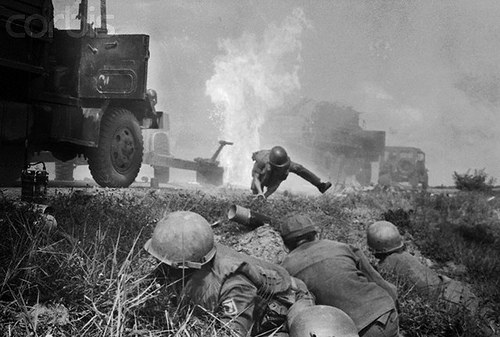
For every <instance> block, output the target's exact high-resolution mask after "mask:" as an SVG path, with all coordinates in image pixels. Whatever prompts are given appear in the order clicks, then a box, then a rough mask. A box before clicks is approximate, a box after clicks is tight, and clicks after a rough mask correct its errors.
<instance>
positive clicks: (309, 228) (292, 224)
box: [280, 215, 317, 243]
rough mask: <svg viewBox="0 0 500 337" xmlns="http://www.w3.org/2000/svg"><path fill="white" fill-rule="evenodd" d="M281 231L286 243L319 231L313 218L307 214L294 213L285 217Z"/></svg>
mask: <svg viewBox="0 0 500 337" xmlns="http://www.w3.org/2000/svg"><path fill="white" fill-rule="evenodd" d="M280 232H281V237H282V238H283V241H284V242H285V243H287V242H293V241H294V240H295V239H296V238H298V237H299V236H302V235H305V234H309V233H314V234H316V233H317V232H316V229H315V228H314V224H313V222H312V220H311V218H309V217H308V216H305V215H292V216H291V217H289V218H287V219H285V221H283V224H282V226H281V231H280Z"/></svg>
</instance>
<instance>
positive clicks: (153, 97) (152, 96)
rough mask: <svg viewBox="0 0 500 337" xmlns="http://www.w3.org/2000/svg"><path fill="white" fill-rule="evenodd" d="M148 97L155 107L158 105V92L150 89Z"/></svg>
mask: <svg viewBox="0 0 500 337" xmlns="http://www.w3.org/2000/svg"><path fill="white" fill-rule="evenodd" d="M146 95H147V96H148V97H149V99H150V100H151V103H152V104H153V106H155V105H156V103H158V95H157V94H156V90H153V89H148V90H147V91H146Z"/></svg>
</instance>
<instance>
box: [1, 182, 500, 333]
mask: <svg viewBox="0 0 500 337" xmlns="http://www.w3.org/2000/svg"><path fill="white" fill-rule="evenodd" d="M487 200H488V196H486V195H480V194H466V193H463V194H459V195H456V196H446V195H443V196H432V195H430V194H427V193H423V194H412V193H405V192H402V193H393V192H365V193H359V194H353V195H349V196H344V197H334V196H331V195H324V196H319V197H308V196H296V195H291V194H287V193H284V194H276V195H275V196H273V197H272V198H271V199H270V200H269V201H268V202H266V203H254V202H253V199H252V198H251V196H250V195H248V194H244V193H234V192H231V193H229V192H225V191H221V192H220V193H212V194H205V193H203V192H199V191H168V190H159V191H158V190H148V189H135V190H130V189H124V190H100V189H96V190H93V192H92V193H71V194H63V193H58V194H56V195H55V196H54V197H53V198H52V200H50V202H51V204H52V205H53V206H54V208H55V210H56V213H55V217H56V219H57V221H58V225H59V226H58V230H56V231H54V230H53V231H47V230H46V229H44V228H43V226H41V225H40V223H39V224H38V225H37V224H36V223H37V215H36V214H35V213H34V212H33V211H32V210H30V209H29V208H28V207H26V206H23V205H20V204H16V203H15V202H13V201H11V200H7V199H3V200H2V202H1V204H0V226H1V229H2V234H3V235H2V236H0V253H1V254H0V256H1V257H0V282H1V283H0V331H1V334H2V336H28V335H29V336H68V335H75V336H76V335H78V336H229V335H230V332H228V331H224V330H223V329H222V328H221V326H220V324H218V322H217V319H216V318H215V317H213V316H212V315H211V314H210V313H206V312H203V311H202V310H201V309H200V308H189V307H188V308H185V307H180V306H179V304H178V303H177V302H178V301H177V300H176V299H177V298H178V296H180V293H179V289H178V287H177V286H176V285H173V284H167V285H165V286H159V285H158V284H157V283H156V281H155V280H154V279H153V278H151V277H150V276H151V272H152V271H153V270H154V269H155V267H156V262H155V261H154V260H152V259H151V258H149V256H148V255H147V254H146V253H145V252H144V251H143V249H142V246H143V244H144V242H145V241H146V240H147V239H148V238H149V237H150V235H151V233H152V230H153V228H154V226H155V224H156V222H157V221H158V219H159V218H161V217H162V216H163V214H165V213H168V212H171V211H177V210H191V211H195V212H198V213H200V214H201V215H203V216H205V217H206V218H207V219H208V220H209V222H215V221H219V220H221V225H219V226H218V227H216V229H215V231H216V234H217V235H218V237H219V238H220V240H221V241H222V242H223V243H225V244H227V245H234V244H235V243H236V242H237V238H238V236H239V235H241V234H243V233H245V232H246V231H247V229H246V228H244V227H243V226H241V225H238V224H236V223H233V222H228V221H227V220H226V214H227V210H228V208H229V206H230V205H232V204H239V205H241V206H244V207H251V208H252V209H253V210H255V211H258V212H261V213H264V214H267V215H269V216H271V217H273V218H276V219H280V218H282V217H284V216H286V215H288V214H290V213H293V212H297V211H300V212H305V213H307V214H309V215H310V216H311V217H312V218H313V219H314V221H315V222H316V224H317V225H318V227H319V229H320V231H321V236H322V237H324V238H330V239H335V240H339V241H344V242H348V243H352V244H355V245H359V246H361V247H362V249H363V250H364V251H365V252H367V253H368V251H367V249H366V243H365V236H364V235H365V230H366V226H367V225H368V224H369V223H371V222H372V221H375V220H379V219H382V217H383V213H384V212H386V211H387V210H389V209H391V210H398V209H401V210H404V211H405V212H406V211H409V210H410V209H411V210H413V212H412V213H411V216H410V217H409V218H408V219H407V221H406V222H404V223H403V222H401V223H400V224H398V225H399V226H400V229H401V230H402V231H403V232H405V234H406V236H407V237H412V238H413V239H414V241H415V243H416V245H417V247H418V248H419V249H420V250H421V252H422V254H424V255H426V256H427V257H428V258H432V259H433V260H434V261H436V262H437V264H436V267H437V268H440V267H441V266H444V265H445V264H446V263H448V262H450V261H451V262H453V263H455V264H457V265H463V266H465V269H466V272H465V273H462V274H460V275H449V276H452V277H455V278H459V279H460V280H462V281H467V282H468V283H469V284H471V286H472V287H473V289H474V291H475V292H476V294H477V295H478V296H479V297H480V298H481V310H480V314H478V315H477V316H470V315H469V314H468V313H467V312H465V311H460V312H458V313H457V312H453V313H452V312H451V311H447V310H445V308H444V307H443V303H442V302H439V301H436V300H435V299H430V298H421V297H418V296H417V295H415V294H414V292H412V291H411V289H410V287H409V286H408V285H405V284H404V283H403V281H402V280H394V279H391V281H393V282H396V283H398V285H399V289H400V298H401V303H400V305H401V327H402V329H403V331H404V332H405V333H406V336H483V335H484V331H483V330H481V329H482V328H481V329H479V328H478V327H484V326H486V325H491V326H492V327H493V328H496V327H497V326H498V324H499V321H498V317H494V313H495V312H500V291H499V290H498V289H499V288H500V287H499V284H498V282H499V281H498V280H499V279H500V254H499V250H500V239H499V233H500V232H499V220H498V216H496V213H495V212H494V211H495V207H497V205H496V204H494V203H491V202H488V201H487ZM272 225H273V226H278V225H279V224H278V223H276V224H272ZM443 233H446V235H443ZM72 238H74V239H72ZM387 277H388V278H390V276H387ZM195 312H196V315H195V314H194V313H195ZM200 312H201V313H202V315H199V313H200ZM198 317H201V318H198Z"/></svg>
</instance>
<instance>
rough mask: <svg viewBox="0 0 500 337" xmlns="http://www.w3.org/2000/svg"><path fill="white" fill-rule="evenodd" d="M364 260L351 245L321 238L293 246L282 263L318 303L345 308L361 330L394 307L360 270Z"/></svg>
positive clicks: (377, 286)
mask: <svg viewBox="0 0 500 337" xmlns="http://www.w3.org/2000/svg"><path fill="white" fill-rule="evenodd" d="M361 263H362V261H361V260H360V259H359V257H358V256H356V255H355V254H354V253H353V251H352V249H351V247H350V246H349V245H347V244H344V243H341V242H336V241H330V240H319V241H313V242H307V243H304V244H302V245H300V246H299V247H297V248H296V249H294V250H293V251H292V252H290V254H288V256H287V257H286V258H285V259H284V261H283V263H282V265H283V267H285V269H286V270H288V272H289V273H290V275H292V276H295V277H297V278H299V279H301V280H302V281H304V283H305V284H306V286H307V288H308V289H309V291H310V292H311V293H312V294H313V295H314V296H315V298H316V304H325V305H331V306H334V307H337V308H339V309H341V310H343V311H344V312H345V313H347V314H348V315H349V316H350V317H351V319H352V320H353V321H354V323H355V324H356V327H357V328H358V330H359V331H360V330H362V329H363V328H365V327H366V326H368V325H369V324H370V323H372V322H374V321H375V320H377V319H378V318H380V317H381V316H382V315H384V314H386V313H388V312H389V311H391V310H393V309H395V303H394V300H393V299H392V297H391V296H390V295H389V293H388V292H387V291H386V290H384V289H383V288H382V287H380V286H379V285H377V284H376V283H375V282H370V281H369V280H368V278H367V277H366V276H365V275H364V274H363V273H362V272H361V271H360V268H361V266H360V264H361Z"/></svg>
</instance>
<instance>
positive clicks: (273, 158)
mask: <svg viewBox="0 0 500 337" xmlns="http://www.w3.org/2000/svg"><path fill="white" fill-rule="evenodd" d="M269 162H270V163H271V165H273V166H274V167H279V168H281V167H286V166H287V165H289V164H290V158H288V154H287V153H286V151H285V149H284V148H282V147H281V146H275V147H273V148H272V149H271V153H270V154H269Z"/></svg>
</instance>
